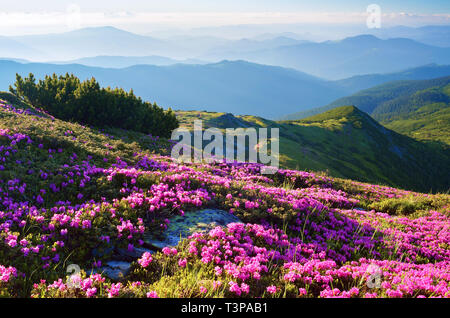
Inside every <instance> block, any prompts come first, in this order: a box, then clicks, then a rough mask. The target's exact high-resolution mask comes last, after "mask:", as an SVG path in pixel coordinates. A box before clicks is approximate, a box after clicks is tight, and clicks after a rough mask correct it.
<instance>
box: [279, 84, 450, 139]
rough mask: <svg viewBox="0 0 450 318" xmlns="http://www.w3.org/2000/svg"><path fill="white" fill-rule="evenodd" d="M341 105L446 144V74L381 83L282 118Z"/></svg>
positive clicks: (449, 123)
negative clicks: (429, 77)
mask: <svg viewBox="0 0 450 318" xmlns="http://www.w3.org/2000/svg"><path fill="white" fill-rule="evenodd" d="M343 105H355V106H356V107H358V108H359V109H361V110H363V111H365V112H367V113H368V114H370V115H371V116H372V117H373V118H374V119H376V120H377V121H379V122H380V123H382V124H383V125H385V126H386V127H388V128H391V129H393V130H395V131H397V132H399V133H402V134H405V135H408V136H411V137H414V138H416V139H419V140H427V141H440V142H442V143H443V144H444V145H447V146H448V145H450V76H446V77H441V78H436V79H430V80H413V81H394V82H389V83H385V84H382V85H378V86H375V87H372V88H369V89H366V90H362V91H360V92H357V93H356V94H353V95H351V96H348V97H343V98H339V99H337V100H336V101H334V102H332V103H330V104H328V105H326V106H323V107H319V108H316V109H312V110H310V111H306V112H300V113H296V114H293V115H290V116H285V117H284V119H294V120H295V119H301V118H305V117H309V116H311V115H314V114H320V113H322V112H324V111H328V110H331V109H333V108H336V107H340V106H343Z"/></svg>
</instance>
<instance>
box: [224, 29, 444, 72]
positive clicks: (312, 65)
mask: <svg viewBox="0 0 450 318" xmlns="http://www.w3.org/2000/svg"><path fill="white" fill-rule="evenodd" d="M239 55H240V56H241V58H243V59H246V60H249V61H252V62H255V63H263V64H270V65H280V66H283V67H292V68H295V69H298V70H302V71H303V72H307V73H310V74H313V75H316V76H320V77H325V78H330V79H342V78H345V77H350V76H354V75H362V74H371V73H388V72H394V71H399V70H402V69H406V68H412V67H417V66H419V65H424V64H429V63H438V64H450V48H440V47H434V46H430V45H426V44H422V43H419V42H416V41H413V40H409V39H402V38H397V39H388V40H381V39H379V38H377V37H375V36H373V35H360V36H355V37H351V38H346V39H344V40H341V41H327V42H321V43H304V44H299V45H289V46H281V47H278V48H275V49H269V50H259V51H253V52H248V53H240V54H239ZM223 57H226V58H231V59H234V58H235V56H234V55H233V54H231V56H223Z"/></svg>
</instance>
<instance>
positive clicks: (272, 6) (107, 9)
mask: <svg viewBox="0 0 450 318" xmlns="http://www.w3.org/2000/svg"><path fill="white" fill-rule="evenodd" d="M372 3H375V4H377V5H379V6H380V8H381V12H382V22H383V26H393V25H409V26H420V25H430V24H450V1H449V0H427V1H424V0H396V1H392V0H389V1H388V0H370V1H357V0H312V1H311V0H39V1H36V0H16V1H2V5H1V6H0V35H18V34H30V33H49V32H64V31H68V30H73V29H77V28H81V27H95V26H104V25H111V26H115V27H118V28H123V29H126V30H129V31H133V32H137V33H146V32H149V31H152V30H155V29H158V28H159V29H161V28H172V29H189V28H198V27H217V26H223V25H243V24H245V25H249V24H270V25H274V24H316V25H319V24H353V25H360V26H364V25H365V23H366V20H367V12H366V8H367V6H368V5H369V4H372Z"/></svg>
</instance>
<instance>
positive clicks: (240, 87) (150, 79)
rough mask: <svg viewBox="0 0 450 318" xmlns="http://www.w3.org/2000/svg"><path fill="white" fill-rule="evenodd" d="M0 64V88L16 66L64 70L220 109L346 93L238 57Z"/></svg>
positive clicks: (321, 100) (168, 102)
mask: <svg viewBox="0 0 450 318" xmlns="http://www.w3.org/2000/svg"><path fill="white" fill-rule="evenodd" d="M0 67H1V69H2V72H1V73H0V90H6V89H7V88H8V85H9V84H10V83H12V82H14V80H15V73H16V72H17V73H19V74H22V75H28V73H30V72H32V73H34V74H35V75H36V77H37V78H42V77H44V76H45V75H46V74H52V73H57V74H64V73H66V72H69V73H73V74H75V75H77V76H78V77H80V78H82V79H85V78H90V77H92V76H94V77H95V78H96V79H97V80H98V81H99V82H100V83H101V84H102V85H103V86H113V87H115V86H119V87H123V88H124V89H127V90H128V89H131V88H132V89H133V90H134V92H135V93H136V94H137V95H138V96H141V97H142V98H144V99H146V100H149V101H156V102H157V103H158V104H159V105H161V106H164V107H172V108H174V109H184V110H194V109H202V110H203V109H204V110H209V111H224V110H225V111H227V112H230V113H234V114H252V115H258V116H262V117H266V118H277V117H280V116H281V115H283V114H288V113H292V112H294V111H296V110H299V109H300V110H301V109H305V110H306V109H310V108H313V107H317V106H319V105H323V104H326V103H329V102H330V101H332V100H334V99H336V98H338V97H341V96H345V95H346V94H348V93H347V92H346V91H345V90H343V89H342V88H340V87H337V85H335V84H333V83H329V82H327V81H324V80H321V79H319V78H316V77H314V76H311V75H308V74H305V73H302V72H298V71H296V70H292V69H285V68H281V67H274V66H266V65H258V64H253V63H249V62H244V61H234V62H231V61H223V62H220V63H215V64H207V65H186V64H176V65H172V66H151V65H137V66H132V67H128V68H123V69H109V68H96V67H88V66H83V65H79V64H68V65H56V64H42V63H30V64H19V63H15V62H10V61H0Z"/></svg>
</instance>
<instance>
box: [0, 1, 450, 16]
mask: <svg viewBox="0 0 450 318" xmlns="http://www.w3.org/2000/svg"><path fill="white" fill-rule="evenodd" d="M2 2H3V3H2V6H1V9H0V11H10V10H13V11H35V10H39V11H42V10H48V11H51V10H55V11H58V10H64V8H65V7H66V6H67V5H69V4H71V3H74V4H78V5H79V6H80V7H82V8H84V9H85V10H105V9H107V10H146V11H166V12H171V11H191V12H192V11H236V12H242V11H283V12H284V11H338V12H343V11H361V10H364V8H366V7H367V6H368V5H369V4H371V3H375V4H378V5H380V6H381V7H382V8H384V10H386V11H392V12H410V13H417V14H419V13H421V14H430V13H450V1H448V0H432V1H431V0H428V1H427V0H395V1H392V0H372V1H361V0H338V1H336V0H316V1H310V0H309V1H308V0H144V1H142V0H127V1H123V0H95V1H94V0H75V1H73V0H71V1H66V0H40V1H36V0H19V1H2Z"/></svg>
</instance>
